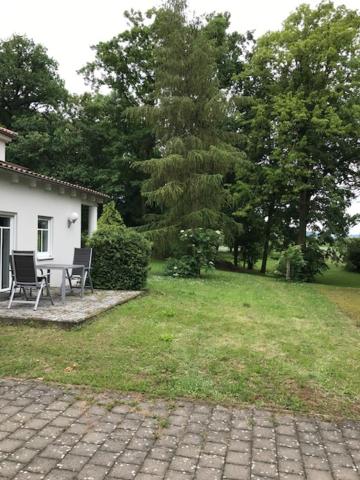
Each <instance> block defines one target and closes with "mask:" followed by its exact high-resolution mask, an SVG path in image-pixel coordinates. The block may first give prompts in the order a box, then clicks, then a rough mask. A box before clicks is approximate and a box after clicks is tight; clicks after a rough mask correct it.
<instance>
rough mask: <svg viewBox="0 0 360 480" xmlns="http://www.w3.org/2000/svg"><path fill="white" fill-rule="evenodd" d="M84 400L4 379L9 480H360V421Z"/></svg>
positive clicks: (0, 417)
mask: <svg viewBox="0 0 360 480" xmlns="http://www.w3.org/2000/svg"><path fill="white" fill-rule="evenodd" d="M79 391H81V390H78V389H77V388H76V387H72V388H71V389H65V388H62V387H57V386H52V385H46V384H44V383H41V382H38V381H17V380H11V381H10V380H7V379H6V380H4V379H0V469H1V470H0V480H68V479H74V480H75V479H78V480H105V479H106V480H132V479H135V480H180V479H181V480H220V479H223V480H227V479H228V480H244V479H247V480H250V478H251V480H266V479H268V480H274V479H276V478H277V479H279V480H302V479H303V480H305V479H306V480H330V479H331V480H355V479H357V480H360V473H359V470H358V468H360V424H359V422H357V423H356V422H351V421H345V422H341V424H335V423H331V422H323V421H321V420H319V419H314V418H311V417H308V416H305V415H297V416H296V418H294V416H292V415H286V414H276V413H275V414H274V413H273V412H269V411H267V410H258V409H256V410H251V409H236V408H231V409H229V408H224V407H221V406H216V407H212V406H207V405H204V404H200V403H199V404H197V403H192V402H189V401H186V402H184V401H178V402H177V401H175V408H173V407H171V408H170V404H167V403H166V401H164V400H161V401H160V400H146V399H144V400H141V401H139V398H138V397H134V396H133V395H130V394H127V395H121V394H115V393H111V392H107V393H106V394H99V395H98V396H94V397H93V398H94V399H95V398H96V399H97V400H94V401H95V403H94V404H93V405H89V404H88V403H87V402H86V401H84V400H77V396H78V393H77V392H79ZM94 395H97V394H94ZM135 401H136V405H137V406H136V410H135V409H134V408H133V407H132V406H131V405H132V402H135ZM96 402H97V403H96ZM110 402H119V404H118V405H117V406H115V407H114V408H113V409H112V410H111V412H109V411H108V410H107V409H106V408H105V405H107V404H109V403H110ZM124 402H127V403H124ZM4 412H6V413H4ZM158 418H165V419H168V422H169V426H168V427H166V428H162V429H161V428H160V429H159V420H158ZM29 426H30V427H31V428H28V427H29ZM295 427H296V428H295ZM299 439H300V443H299V441H298V440H299ZM304 469H305V470H304Z"/></svg>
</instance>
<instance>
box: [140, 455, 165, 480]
mask: <svg viewBox="0 0 360 480" xmlns="http://www.w3.org/2000/svg"><path fill="white" fill-rule="evenodd" d="M168 467H169V464H168V462H163V461H161V460H154V459H152V458H148V459H146V460H145V462H144V463H143V465H142V467H141V471H142V472H144V473H150V474H151V475H160V476H161V475H165V472H166V470H167V469H168Z"/></svg>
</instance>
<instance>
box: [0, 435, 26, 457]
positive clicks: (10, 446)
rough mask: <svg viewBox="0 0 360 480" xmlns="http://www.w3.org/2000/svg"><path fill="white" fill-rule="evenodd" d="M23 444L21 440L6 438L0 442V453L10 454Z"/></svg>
mask: <svg viewBox="0 0 360 480" xmlns="http://www.w3.org/2000/svg"><path fill="white" fill-rule="evenodd" d="M23 443H24V442H22V441H21V440H12V439H10V438H7V439H5V440H2V441H1V442H0V452H5V453H12V452H14V451H15V450H16V449H17V448H19V447H20V446H22V445H23Z"/></svg>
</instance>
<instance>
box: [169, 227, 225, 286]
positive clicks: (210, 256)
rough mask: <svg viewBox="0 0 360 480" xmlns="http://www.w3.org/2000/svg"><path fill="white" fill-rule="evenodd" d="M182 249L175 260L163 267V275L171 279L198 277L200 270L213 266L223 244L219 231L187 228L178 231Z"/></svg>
mask: <svg viewBox="0 0 360 480" xmlns="http://www.w3.org/2000/svg"><path fill="white" fill-rule="evenodd" d="M179 240H180V244H181V245H182V248H180V249H179V255H178V257H177V258H170V259H169V260H168V262H167V264H166V267H165V274H166V275H169V276H172V277H199V276H200V274H201V270H209V269H211V268H214V266H215V257H216V254H217V251H218V248H219V246H220V245H221V243H222V242H223V236H222V233H221V232H220V230H211V229H206V228H201V227H199V228H193V229H191V228H189V229H188V230H180V235H179Z"/></svg>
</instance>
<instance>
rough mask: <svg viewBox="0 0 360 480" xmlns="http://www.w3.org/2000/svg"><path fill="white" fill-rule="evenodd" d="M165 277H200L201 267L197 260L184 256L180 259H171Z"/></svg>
mask: <svg viewBox="0 0 360 480" xmlns="http://www.w3.org/2000/svg"><path fill="white" fill-rule="evenodd" d="M165 275H168V276H169V277H175V278H176V277H184V278H190V277H198V276H199V266H198V263H197V261H196V258H194V257H192V256H191V255H182V256H181V257H180V258H169V260H168V261H167V262H166V265H165Z"/></svg>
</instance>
